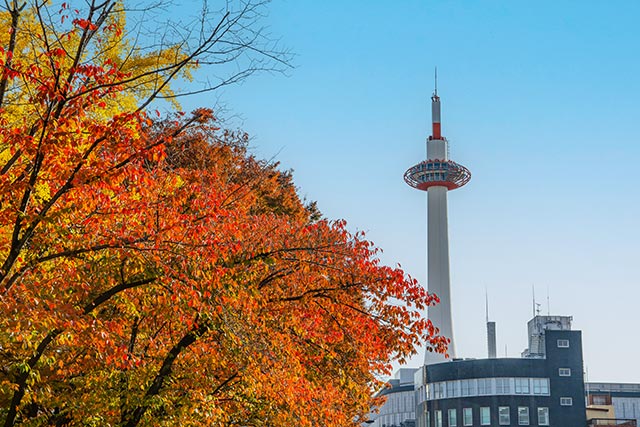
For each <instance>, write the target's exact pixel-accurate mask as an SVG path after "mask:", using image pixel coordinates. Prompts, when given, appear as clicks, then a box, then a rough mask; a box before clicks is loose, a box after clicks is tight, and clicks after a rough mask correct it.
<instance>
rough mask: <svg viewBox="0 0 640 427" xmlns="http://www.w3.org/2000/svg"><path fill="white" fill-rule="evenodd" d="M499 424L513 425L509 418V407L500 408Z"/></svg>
mask: <svg viewBox="0 0 640 427" xmlns="http://www.w3.org/2000/svg"><path fill="white" fill-rule="evenodd" d="M498 424H500V425H501V426H508V425H511V418H510V417H509V407H508V406H500V407H498Z"/></svg>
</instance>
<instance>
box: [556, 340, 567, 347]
mask: <svg viewBox="0 0 640 427" xmlns="http://www.w3.org/2000/svg"><path fill="white" fill-rule="evenodd" d="M558 348H569V340H558Z"/></svg>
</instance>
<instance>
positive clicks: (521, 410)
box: [518, 406, 529, 426]
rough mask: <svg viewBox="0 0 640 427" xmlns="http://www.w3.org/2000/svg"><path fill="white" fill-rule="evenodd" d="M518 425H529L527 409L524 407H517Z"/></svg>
mask: <svg viewBox="0 0 640 427" xmlns="http://www.w3.org/2000/svg"><path fill="white" fill-rule="evenodd" d="M518 425H519V426H528V425H529V408H528V407H526V406H518Z"/></svg>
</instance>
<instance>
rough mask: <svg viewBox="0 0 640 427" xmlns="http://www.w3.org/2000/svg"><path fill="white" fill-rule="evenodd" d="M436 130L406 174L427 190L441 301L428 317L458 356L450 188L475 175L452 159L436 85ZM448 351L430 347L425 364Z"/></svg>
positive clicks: (430, 260) (433, 277) (430, 264)
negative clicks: (424, 153)
mask: <svg viewBox="0 0 640 427" xmlns="http://www.w3.org/2000/svg"><path fill="white" fill-rule="evenodd" d="M431 117H432V131H431V136H430V137H429V138H428V139H427V160H425V161H423V162H420V163H418V164H417V165H415V166H413V167H411V168H409V170H407V171H406V172H405V174H404V180H405V182H406V183H407V184H409V185H410V186H412V187H413V188H417V189H418V190H423V191H426V192H427V285H428V286H427V287H428V290H429V293H433V294H436V295H437V296H438V297H439V298H440V303H439V304H437V305H435V306H432V307H429V309H428V314H427V317H428V318H429V320H431V322H432V323H433V324H434V325H435V326H436V327H437V328H439V330H440V335H443V336H445V337H447V338H449V339H450V340H451V342H450V343H449V349H448V354H449V357H451V358H455V357H456V348H455V344H454V339H453V321H452V318H451V284H450V279H449V233H448V226H447V191H449V190H454V189H456V188H459V187H462V186H463V185H465V184H466V183H467V182H469V180H470V179H471V173H470V172H469V170H468V169H467V168H465V167H464V166H462V165H459V164H457V163H456V162H453V161H451V160H449V141H447V139H446V138H445V137H443V136H442V134H441V127H440V97H439V96H438V86H437V75H436V86H435V91H434V93H433V96H432V97H431ZM445 360H446V359H445V357H444V355H442V354H439V353H435V352H430V351H427V352H426V354H425V365H430V364H433V363H440V362H444V361H445Z"/></svg>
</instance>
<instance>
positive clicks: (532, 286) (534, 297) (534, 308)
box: [531, 284, 536, 317]
mask: <svg viewBox="0 0 640 427" xmlns="http://www.w3.org/2000/svg"><path fill="white" fill-rule="evenodd" d="M531 294H532V295H533V306H532V308H533V317H536V287H535V285H533V284H532V285H531Z"/></svg>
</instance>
